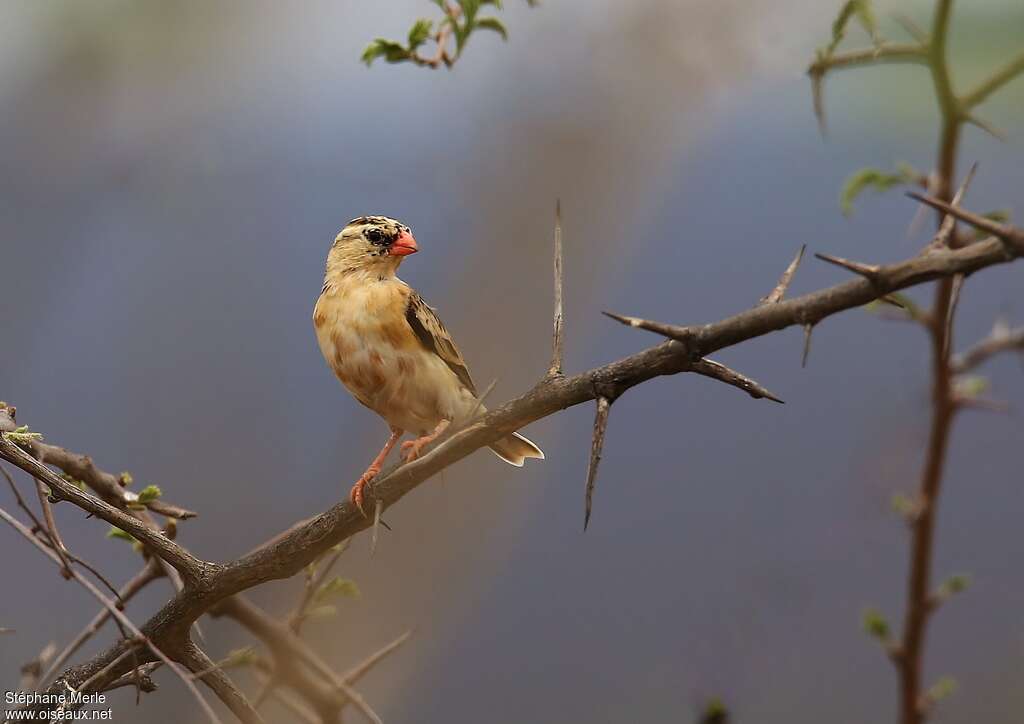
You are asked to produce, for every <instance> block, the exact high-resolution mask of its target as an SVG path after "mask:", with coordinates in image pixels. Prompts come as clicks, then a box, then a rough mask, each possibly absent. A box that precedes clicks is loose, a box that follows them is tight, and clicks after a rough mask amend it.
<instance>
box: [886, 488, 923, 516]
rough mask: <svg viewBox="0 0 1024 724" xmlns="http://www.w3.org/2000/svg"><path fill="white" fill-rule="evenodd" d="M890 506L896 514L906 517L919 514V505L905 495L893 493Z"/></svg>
mask: <svg viewBox="0 0 1024 724" xmlns="http://www.w3.org/2000/svg"><path fill="white" fill-rule="evenodd" d="M889 504H890V505H891V506H892V509H893V510H894V511H895V512H897V513H899V514H900V515H902V516H905V517H909V516H911V515H913V514H914V513H916V512H917V505H915V504H914V501H913V500H911V499H910V498H908V497H907V495H906V494H905V493H893V494H892V498H891V499H890V501H889Z"/></svg>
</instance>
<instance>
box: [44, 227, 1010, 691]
mask: <svg viewBox="0 0 1024 724" xmlns="http://www.w3.org/2000/svg"><path fill="white" fill-rule="evenodd" d="M1019 254H1020V251H1019V250H1016V249H1010V250H1008V249H1006V248H1005V247H1004V245H1003V244H1002V243H1001V242H1000V241H999V240H998V239H986V240H983V241H979V242H977V243H975V244H971V245H970V246H967V247H965V248H963V249H957V250H951V251H943V252H939V253H935V254H929V255H927V256H922V257H917V258H914V259H911V260H909V261H905V262H901V263H898V264H893V265H889V266H883V267H880V271H879V274H880V278H881V281H880V282H879V284H881V286H882V289H881V290H880V289H879V288H878V284H873V283H871V282H868V281H867V280H864V279H853V280H850V281H847V282H845V283H843V284H838V285H836V286H834V287H829V288H827V289H823V290H821V291H817V292H813V293H811V294H805V295H803V296H800V297H795V298H793V299H790V300H787V301H782V302H779V303H777V304H771V305H761V306H758V307H755V308H753V309H748V310H747V311H745V312H742V313H740V314H737V315H735V316H732V317H729V318H726V319H723V320H721V321H719V322H715V323H713V324H707V325H702V326H695V327H675V326H674V325H666V326H667V327H670V328H671V329H672V330H673V334H674V335H677V336H678V337H679V338H681V339H684V340H685V344H681V343H679V342H676V341H667V342H663V343H662V344H659V345H657V346H655V347H651V348H649V349H647V350H644V351H642V352H639V353H637V354H634V355H631V356H629V357H626V358H624V359H621V360H618V361H616V362H612V363H610V364H606V365H604V366H602V367H597V368H595V369H591V370H587V371H585V372H582V373H579V374H576V375H572V376H570V377H557V378H552V379H545V380H543V381H542V382H540V383H539V384H538V385H537V386H535V387H534V388H533V389H531V390H530V391H529V392H527V393H526V394H524V395H522V396H521V397H518V398H516V399H514V400H511V401H509V402H507V403H505V404H503V405H501V406H499V407H497V408H496V409H494V410H491V411H489V412H488V413H487V414H486V415H484V416H483V417H482V418H481V419H479V420H477V421H475V422H473V423H472V424H470V425H468V426H467V427H465V428H464V429H462V430H459V431H458V432H456V433H455V434H453V435H452V436H451V437H450V438H449V439H448V440H446V441H445V442H444V443H442V444H441V445H439V446H438V447H436V448H434V449H432V450H430V451H429V452H427V454H426V455H424V456H423V457H421V458H420V459H418V460H416V461H414V462H412V463H408V464H404V465H401V466H400V467H398V468H392V469H391V470H390V471H388V472H387V473H386V474H384V475H382V476H381V477H380V478H379V479H378V481H377V483H376V484H375V486H374V488H373V491H372V496H374V497H377V498H380V499H381V500H383V503H384V506H385V507H388V506H390V505H393V504H394V503H395V502H396V501H398V500H399V499H400V498H401V497H403V496H404V495H405V494H407V493H408V492H409V491H411V490H412V489H413V488H415V487H416V486H418V485H419V484H421V483H422V482H424V481H425V480H427V479H428V478H429V477H431V476H432V475H434V474H435V473H437V472H439V471H440V470H442V469H443V468H445V467H447V466H449V465H451V464H453V463H455V462H456V461H458V460H461V459H462V458H464V457H466V456H467V455H469V454H470V453H472V452H473V451H474V450H477V449H479V448H480V447H483V446H484V445H486V444H488V443H490V442H493V441H494V440H496V439H498V438H500V437H503V436H504V435H507V434H508V433H510V432H512V431H514V430H517V429H519V428H521V427H523V426H524V425H527V424H529V423H530V422H533V421H535V420H539V419H541V418H543V417H547V416H548V415H551V414H553V413H555V412H557V411H559V410H562V409H565V408H567V407H570V406H573V405H578V404H580V403H582V402H586V401H588V400H593V399H595V398H596V397H598V396H599V395H601V394H608V392H609V391H614V392H616V393H619V394H621V393H622V392H623V391H625V390H627V389H629V388H630V387H633V386H634V385H637V384H640V383H643V382H645V381H647V380H650V379H652V378H654V377H658V376H662V375H672V374H677V373H679V372H684V371H687V370H690V369H692V362H693V360H695V359H699V358H700V357H701V356H703V355H706V354H709V353H711V352H714V351H716V350H719V349H722V348H724V347H729V346H732V345H735V344H738V343H740V342H743V341H745V340H748V339H753V338H755V337H759V336H762V335H765V334H768V333H770V332H773V331H776V330H780V329H784V328H786V327H789V326H793V325H800V326H803V325H807V324H812V323H816V322H818V321H820V320H821V319H824V318H825V317H828V316H831V315H833V314H836V313H838V312H841V311H844V310H847V309H852V308H855V307H859V306H862V305H864V304H867V303H868V302H870V301H872V300H874V299H877V298H878V297H880V296H882V295H883V294H885V293H888V292H891V291H896V290H898V289H904V288H907V287H911V286H915V285H918V284H922V283H924V282H928V281H932V280H935V279H939V278H942V277H946V276H951V275H953V274H956V273H971V272H974V271H977V270H979V269H982V268H985V267H988V266H993V265H996V264H1002V263H1006V262H1007V261H1009V260H1011V259H1014V258H1016V257H1017V256H1018V255H1019ZM601 391H603V392H601ZM370 524H371V521H370V520H368V519H367V518H366V517H364V516H363V515H361V514H360V513H359V511H358V510H356V509H355V507H354V506H352V505H351V504H349V503H347V502H345V503H339V504H338V505H335V506H334V507H332V508H331V509H329V510H327V511H325V512H324V513H321V514H320V515H317V516H315V517H313V518H312V519H310V520H308V521H304V522H303V523H301V524H299V525H296V526H293V527H292V528H291V529H289V530H288V531H287V532H286V533H284V534H281V535H278V536H276V537H275V538H274V539H273V540H272V541H270V542H268V543H266V544H264V545H262V546H260V547H258V548H257V549H255V550H254V551H253V552H251V553H249V554H247V555H246V556H244V557H242V558H241V559H239V560H238V561H235V562H233V563H231V564H228V565H225V566H223V567H218V568H216V569H215V570H213V571H211V572H210V574H209V576H208V577H207V578H206V579H205V580H204V585H202V586H198V587H196V588H195V590H193V591H190V592H189V593H187V594H183V593H179V594H178V595H177V596H175V597H174V598H173V599H172V600H171V601H170V602H169V603H168V604H166V605H165V606H164V607H163V608H162V609H161V610H160V611H159V612H157V614H156V615H155V616H154V617H153V618H152V619H150V621H149V622H148V623H147V624H146V626H145V627H144V628H143V630H144V631H145V633H146V634H147V635H148V636H150V638H151V639H152V640H154V641H156V642H159V641H161V640H163V639H165V638H174V637H180V638H181V639H182V640H184V639H185V637H187V633H188V629H189V626H190V625H191V623H192V622H193V621H195V620H196V619H197V618H198V617H199V616H201V615H202V614H203V613H205V612H206V611H208V610H209V609H210V608H211V607H213V606H214V605H216V604H217V603H218V602H219V601H223V600H225V599H226V598H228V597H229V596H232V595H233V594H235V593H238V592H239V591H242V590H245V589H248V588H252V587H253V586H257V585H260V584H262V583H265V582H267V581H270V580H274V579H280V578H287V577H290V576H292V575H295V574H296V573H298V572H299V571H300V570H301V569H302V567H303V566H305V565H307V564H308V563H310V562H311V561H313V560H314V559H316V558H317V557H318V556H320V555H322V554H323V553H324V552H325V551H326V550H328V549H329V548H330V547H331V546H333V545H335V544H336V543H339V542H340V541H342V540H344V539H345V538H348V537H349V536H351V535H354V534H356V533H358V532H359V531H361V530H364V529H366V528H367V527H368V526H369V525H370ZM121 650H122V649H120V648H119V647H117V646H115V647H113V648H111V649H109V650H108V651H105V652H103V653H101V654H100V655H98V656H97V657H96V658H94V659H93V660H92V661H90V662H88V663H87V664H85V665H83V666H80V667H76V668H74V669H72V670H70V671H68V672H66V674H65V676H64V677H62V678H61V679H59V680H58V681H57V682H55V683H54V685H53V686H51V690H53V691H56V690H59V689H61V688H63V686H64V683H65V682H67V683H69V684H70V685H72V686H74V685H75V684H76V683H78V682H81V681H83V680H84V679H86V678H88V677H89V676H90V675H91V674H92V673H94V672H95V671H97V670H98V669H100V668H102V667H104V666H105V665H107V664H108V663H109V662H110V661H111V660H113V659H114V658H116V656H117V655H118V654H119V653H120V651H121ZM121 673H123V672H121ZM54 687H56V689H55V688H54Z"/></svg>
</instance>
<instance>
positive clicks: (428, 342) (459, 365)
mask: <svg viewBox="0 0 1024 724" xmlns="http://www.w3.org/2000/svg"><path fill="white" fill-rule="evenodd" d="M405 320H406V321H407V322H408V323H409V326H410V327H412V331H413V334H415V335H416V337H417V339H419V341H420V342H421V343H422V344H423V346H424V347H426V348H427V351H429V352H433V353H434V354H436V355H437V356H438V357H440V358H441V360H442V361H443V362H444V363H445V364H446V365H448V368H449V369H450V370H451V371H452V372H454V373H455V376H456V377H458V378H459V381H460V382H461V383H462V384H463V385H465V386H466V389H468V390H469V391H470V392H472V393H473V395H474V396H476V394H477V392H476V386H475V385H474V384H473V378H471V377H470V376H469V370H468V369H467V368H466V361H465V360H464V359H462V354H461V353H460V352H459V348H458V347H456V346H455V342H453V341H452V336H451V335H450V334H448V330H447V329H445V327H444V324H443V323H442V322H441V320H440V319H438V317H437V313H436V312H435V311H434V310H433V308H431V307H430V306H428V305H427V303H426V302H424V301H423V297H421V296H420V295H419V294H417V293H416V292H412V293H411V294H410V295H409V304H408V306H407V307H406V308H405Z"/></svg>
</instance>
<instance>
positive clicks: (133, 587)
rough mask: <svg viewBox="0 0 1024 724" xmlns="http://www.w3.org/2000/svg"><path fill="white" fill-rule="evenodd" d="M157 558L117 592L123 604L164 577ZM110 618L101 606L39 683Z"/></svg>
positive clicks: (48, 677) (48, 679)
mask: <svg viewBox="0 0 1024 724" xmlns="http://www.w3.org/2000/svg"><path fill="white" fill-rule="evenodd" d="M157 560H158V559H156V558H150V559H149V560H148V561H147V562H146V565H145V566H144V567H143V568H142V570H141V571H139V572H138V573H136V574H135V575H134V576H133V577H132V578H131V579H130V580H129V581H128V582H127V583H125V584H124V586H122V587H121V589H120V590H119V591H118V592H117V594H118V598H119V600H120V601H121V603H122V605H124V604H126V603H127V602H128V601H130V600H131V599H132V598H133V597H134V596H135V594H136V593H138V592H139V591H141V590H142V589H143V588H145V587H146V586H147V585H149V584H150V583H152V582H153V581H155V580H157V579H158V578H161V577H163V571H162V570H161V568H160V566H159V565H158V564H157ZM109 618H110V611H108V610H107V609H106V608H101V609H100V610H99V612H98V613H97V614H96V615H95V616H94V617H93V619H92V621H90V622H89V623H88V624H87V625H86V627H85V628H84V629H82V631H81V632H79V634H78V635H77V636H75V638H74V639H73V640H72V641H71V642H70V643H69V644H68V645H67V646H65V647H64V649H63V650H62V651H61V652H60V653H59V654H57V656H56V658H54V660H53V662H51V664H50V666H49V667H48V668H47V670H46V672H45V673H44V674H43V675H42V676H41V677H40V679H39V684H40V685H41V686H45V685H46V684H47V683H48V682H49V681H50V679H51V678H52V677H53V675H54V674H56V673H57V670H58V669H59V668H60V667H61V666H63V665H64V662H65V661H67V660H68V659H69V658H71V657H72V656H74V654H75V652H76V651H78V649H80V648H81V647H82V646H83V645H84V644H85V643H86V642H87V641H88V640H89V639H90V638H92V637H93V636H94V635H95V634H96V632H97V631H99V630H100V628H102V626H103V624H104V623H106V621H107V619H109Z"/></svg>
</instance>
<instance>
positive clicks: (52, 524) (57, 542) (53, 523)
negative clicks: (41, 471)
mask: <svg viewBox="0 0 1024 724" xmlns="http://www.w3.org/2000/svg"><path fill="white" fill-rule="evenodd" d="M33 482H35V484H36V494H37V495H38V496H39V507H40V509H41V510H42V511H43V520H44V521H46V535H47V536H49V538H50V545H51V546H52V548H53V552H54V553H56V554H57V557H58V558H60V564H61V568H60V575H61V576H63V577H64V579H65V580H67V579H69V578H71V563H70V562H69V561H68V556H67V553H68V549H67V546H65V545H64V540H63V539H62V538H61V537H60V531H59V530H57V520H56V518H54V517H53V506H52V505H50V498H49V495H48V493H47V491H46V489H45V488H44V487H43V484H42V483H41V482H39V480H37V479H35V478H33Z"/></svg>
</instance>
